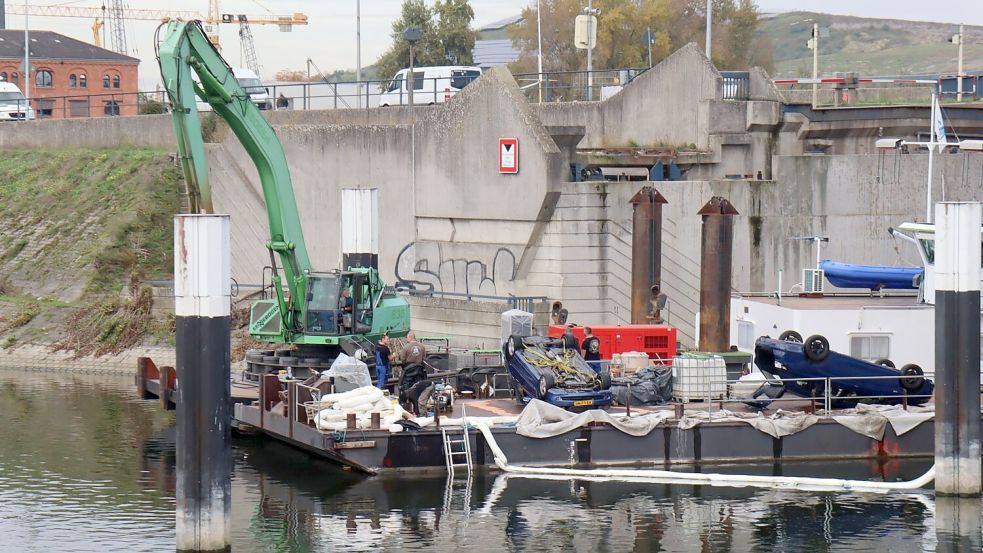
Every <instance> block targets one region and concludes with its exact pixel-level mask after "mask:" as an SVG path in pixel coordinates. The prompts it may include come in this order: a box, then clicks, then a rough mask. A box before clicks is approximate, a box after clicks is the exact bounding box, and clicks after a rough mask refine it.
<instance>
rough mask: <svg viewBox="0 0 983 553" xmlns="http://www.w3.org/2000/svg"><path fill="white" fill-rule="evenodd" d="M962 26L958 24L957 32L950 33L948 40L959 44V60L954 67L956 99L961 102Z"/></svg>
mask: <svg viewBox="0 0 983 553" xmlns="http://www.w3.org/2000/svg"><path fill="white" fill-rule="evenodd" d="M963 31H964V27H963V25H959V32H957V33H956V34H954V35H952V39H951V40H950V42H952V43H953V44H958V45H959V62H958V66H957V68H956V101H957V102H962V100H963V37H964V36H965V35H964V34H963Z"/></svg>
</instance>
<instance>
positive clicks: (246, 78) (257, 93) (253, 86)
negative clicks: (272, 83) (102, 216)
mask: <svg viewBox="0 0 983 553" xmlns="http://www.w3.org/2000/svg"><path fill="white" fill-rule="evenodd" d="M232 74H233V75H235V78H236V80H237V81H239V86H241V87H242V89H243V90H245V91H246V94H248V95H249V98H250V99H251V100H252V101H253V103H254V104H256V107H258V108H259V109H273V98H272V97H271V96H270V91H269V90H266V87H265V86H263V82H262V81H260V80H259V75H257V74H256V73H254V72H253V70H252V69H246V68H245V67H235V68H233V69H232Z"/></svg>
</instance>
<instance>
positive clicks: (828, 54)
mask: <svg viewBox="0 0 983 553" xmlns="http://www.w3.org/2000/svg"><path fill="white" fill-rule="evenodd" d="M806 19H813V20H815V21H818V22H819V26H820V28H821V29H829V37H823V38H820V41H819V69H820V72H821V73H823V74H830V73H833V72H841V71H857V72H859V73H861V74H862V75H868V76H869V75H911V74H922V73H943V74H954V73H955V72H956V67H957V59H956V58H957V54H958V46H956V45H954V44H951V43H949V42H948V40H949V38H950V37H951V36H952V34H954V33H955V32H956V30H955V29H954V26H953V25H951V24H948V23H933V22H924V21H904V20H899V19H871V18H863V17H851V16H843V15H831V14H824V13H812V12H789V13H782V14H779V15H776V16H774V17H771V18H768V19H766V20H764V21H762V24H761V27H760V29H759V32H760V33H761V34H763V35H766V36H768V37H770V38H771V39H772V42H773V44H774V53H775V54H774V56H775V67H774V70H773V71H772V74H773V76H775V77H805V76H811V75H812V51H811V50H809V49H808V47H807V46H806V41H808V40H809V37H810V36H811V32H812V22H803V20H806ZM963 64H964V70H966V71H973V70H976V71H979V70H983V28H981V27H970V26H967V27H966V37H965V46H964V52H963Z"/></svg>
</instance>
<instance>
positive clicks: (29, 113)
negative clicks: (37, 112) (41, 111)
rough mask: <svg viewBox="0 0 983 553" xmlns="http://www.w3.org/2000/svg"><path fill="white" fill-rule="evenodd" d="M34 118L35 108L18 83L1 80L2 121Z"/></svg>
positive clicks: (0, 107) (0, 118)
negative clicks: (18, 86)
mask: <svg viewBox="0 0 983 553" xmlns="http://www.w3.org/2000/svg"><path fill="white" fill-rule="evenodd" d="M25 119H34V110H33V109H32V108H31V105H30V102H28V101H27V98H24V94H22V93H21V91H20V89H19V88H17V85H15V84H13V83H8V82H6V81H0V121H24V120H25Z"/></svg>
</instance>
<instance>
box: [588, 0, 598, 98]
mask: <svg viewBox="0 0 983 553" xmlns="http://www.w3.org/2000/svg"><path fill="white" fill-rule="evenodd" d="M584 14H585V15H587V101H588V102H589V101H591V99H592V98H593V95H594V94H593V91H594V73H593V71H594V34H595V33H596V32H597V29H594V28H593V26H594V17H596V16H598V15H600V14H601V10H600V8H598V9H594V1H593V0H587V7H586V8H584Z"/></svg>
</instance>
